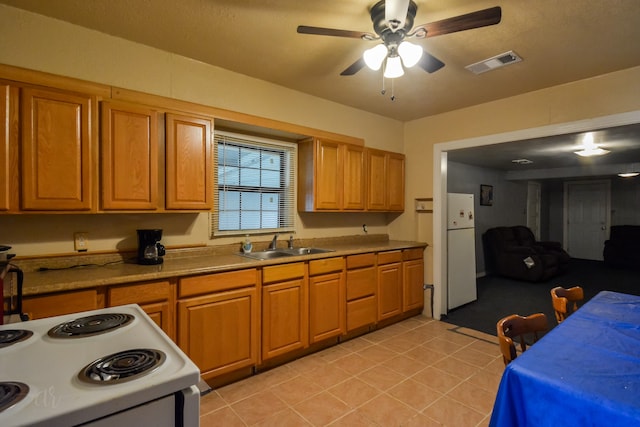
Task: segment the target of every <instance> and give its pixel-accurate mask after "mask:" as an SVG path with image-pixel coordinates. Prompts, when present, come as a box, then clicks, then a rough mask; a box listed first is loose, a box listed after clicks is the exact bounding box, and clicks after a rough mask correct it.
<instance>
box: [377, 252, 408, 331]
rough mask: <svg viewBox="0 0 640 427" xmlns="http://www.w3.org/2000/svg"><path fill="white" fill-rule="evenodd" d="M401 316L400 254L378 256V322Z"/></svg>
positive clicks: (386, 253) (380, 254)
mask: <svg viewBox="0 0 640 427" xmlns="http://www.w3.org/2000/svg"><path fill="white" fill-rule="evenodd" d="M399 314H402V252H400V251H393V252H381V253H379V254H378V320H379V321H380V320H384V319H388V318H391V317H394V316H397V315H399Z"/></svg>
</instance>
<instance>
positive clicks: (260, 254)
mask: <svg viewBox="0 0 640 427" xmlns="http://www.w3.org/2000/svg"><path fill="white" fill-rule="evenodd" d="M327 252H334V250H333V249H322V248H289V249H272V250H266V251H257V252H249V253H248V254H245V253H241V254H240V255H242V256H245V257H247V258H253V259H259V260H265V259H275V258H282V257H289V256H297V255H315V254H324V253H327Z"/></svg>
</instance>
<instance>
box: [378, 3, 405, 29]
mask: <svg viewBox="0 0 640 427" xmlns="http://www.w3.org/2000/svg"><path fill="white" fill-rule="evenodd" d="M409 1H410V0H385V2H384V19H385V21H387V22H388V23H389V25H390V26H391V27H392V28H402V27H404V22H405V21H406V19H407V12H408V11H409Z"/></svg>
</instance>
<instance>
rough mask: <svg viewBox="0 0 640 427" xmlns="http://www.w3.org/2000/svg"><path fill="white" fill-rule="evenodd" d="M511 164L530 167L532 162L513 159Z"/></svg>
mask: <svg viewBox="0 0 640 427" xmlns="http://www.w3.org/2000/svg"><path fill="white" fill-rule="evenodd" d="M511 163H515V164H516V165H530V164H531V163H533V161H532V160H529V159H513V160H511Z"/></svg>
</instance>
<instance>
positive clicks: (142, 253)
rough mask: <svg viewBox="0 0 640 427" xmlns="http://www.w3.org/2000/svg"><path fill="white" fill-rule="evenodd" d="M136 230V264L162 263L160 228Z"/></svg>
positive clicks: (163, 252)
mask: <svg viewBox="0 0 640 427" xmlns="http://www.w3.org/2000/svg"><path fill="white" fill-rule="evenodd" d="M137 231H138V264H144V265H155V264H162V262H163V261H164V259H163V258H162V257H163V256H164V254H165V250H164V246H163V245H162V244H161V243H160V239H162V230H161V229H152V230H137Z"/></svg>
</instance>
